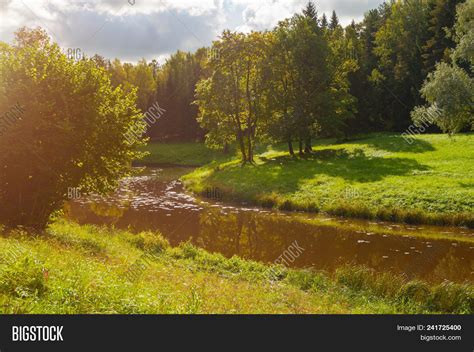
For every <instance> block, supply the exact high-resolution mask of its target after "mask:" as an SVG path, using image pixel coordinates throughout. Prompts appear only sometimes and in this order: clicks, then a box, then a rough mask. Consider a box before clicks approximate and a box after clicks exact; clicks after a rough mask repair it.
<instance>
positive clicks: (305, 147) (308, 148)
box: [304, 137, 313, 154]
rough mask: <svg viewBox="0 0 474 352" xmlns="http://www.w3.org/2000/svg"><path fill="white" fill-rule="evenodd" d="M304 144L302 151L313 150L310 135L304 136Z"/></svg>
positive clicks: (308, 151) (309, 151)
mask: <svg viewBox="0 0 474 352" xmlns="http://www.w3.org/2000/svg"><path fill="white" fill-rule="evenodd" d="M304 144H305V146H304V152H305V153H308V154H309V153H311V152H312V151H313V148H312V147H311V137H308V138H306V139H305V143H304Z"/></svg>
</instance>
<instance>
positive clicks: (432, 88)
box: [412, 0, 474, 134]
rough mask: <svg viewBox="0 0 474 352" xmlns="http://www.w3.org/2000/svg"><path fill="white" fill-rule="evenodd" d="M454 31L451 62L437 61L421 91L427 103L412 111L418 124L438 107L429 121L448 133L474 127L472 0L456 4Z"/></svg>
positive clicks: (473, 4)
mask: <svg viewBox="0 0 474 352" xmlns="http://www.w3.org/2000/svg"><path fill="white" fill-rule="evenodd" d="M454 30H455V33H456V34H455V36H454V38H455V41H456V44H457V46H456V48H455V49H454V51H453V53H452V62H453V63H452V64H448V63H444V62H443V63H440V64H438V65H437V66H436V70H435V71H434V72H433V73H430V74H429V75H428V78H427V80H426V82H425V84H424V85H423V87H422V89H421V93H422V95H423V97H424V98H425V99H426V100H427V101H428V103H430V105H429V106H428V107H417V108H415V110H414V111H413V113H412V118H413V120H414V121H415V123H418V124H419V123H420V121H423V119H424V117H425V116H426V115H427V114H429V112H430V110H433V109H439V111H440V113H439V114H436V115H434V116H433V114H430V115H432V117H433V118H432V121H431V122H432V123H434V124H436V125H437V126H439V127H440V128H441V129H442V130H443V132H449V133H450V134H451V133H456V132H459V131H460V130H462V129H463V128H464V127H465V126H466V125H469V124H470V125H471V126H472V128H473V129H474V118H473V116H474V78H473V76H472V70H473V68H474V1H472V0H470V1H466V2H465V3H464V4H461V5H459V6H458V10H457V20H456V25H455V28H454ZM466 65H468V66H469V65H470V68H466V67H465V66H466Z"/></svg>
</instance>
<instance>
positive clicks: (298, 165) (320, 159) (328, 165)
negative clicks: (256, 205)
mask: <svg viewBox="0 0 474 352" xmlns="http://www.w3.org/2000/svg"><path fill="white" fill-rule="evenodd" d="M290 165H291V166H293V167H289V166H290ZM262 166H263V167H256V168H255V170H254V172H255V177H256V178H263V179H267V180H268V179H270V180H271V179H273V180H275V182H276V181H278V182H285V183H286V184H287V185H288V186H290V185H291V184H293V185H294V186H296V185H297V184H298V183H299V182H300V181H301V180H302V179H308V178H309V179H312V178H314V177H315V176H317V175H327V176H331V177H341V178H343V179H345V180H347V181H352V182H374V181H380V180H382V179H383V178H385V177H387V176H402V175H407V174H410V173H412V172H413V171H426V170H429V167H427V166H425V165H422V164H420V163H418V162H417V161H416V160H413V159H408V158H380V157H368V156H366V155H365V153H364V151H363V150H361V149H356V150H354V151H352V152H349V151H347V150H345V149H324V150H319V151H316V152H313V153H312V154H310V155H305V156H303V157H291V156H281V157H276V158H274V159H272V160H267V162H266V163H265V164H264V165H262Z"/></svg>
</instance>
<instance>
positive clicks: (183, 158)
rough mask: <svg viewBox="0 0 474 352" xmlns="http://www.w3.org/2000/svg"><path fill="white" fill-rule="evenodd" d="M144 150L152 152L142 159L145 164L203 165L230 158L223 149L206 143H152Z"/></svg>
mask: <svg viewBox="0 0 474 352" xmlns="http://www.w3.org/2000/svg"><path fill="white" fill-rule="evenodd" d="M143 150H144V151H146V152H149V153H150V154H149V155H148V156H146V157H145V158H143V159H142V160H140V162H139V163H140V164H144V165H167V164H168V165H181V166H201V165H205V164H209V163H211V162H213V161H222V160H225V159H226V158H228V155H226V154H224V153H223V152H222V151H219V150H212V149H209V148H207V147H206V146H205V144H204V143H193V142H189V143H150V144H148V145H147V146H146V147H145V148H144V149H143Z"/></svg>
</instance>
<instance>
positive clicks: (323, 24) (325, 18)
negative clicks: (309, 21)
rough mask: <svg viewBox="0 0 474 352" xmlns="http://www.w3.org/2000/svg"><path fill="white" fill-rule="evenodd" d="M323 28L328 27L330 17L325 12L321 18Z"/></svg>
mask: <svg viewBox="0 0 474 352" xmlns="http://www.w3.org/2000/svg"><path fill="white" fill-rule="evenodd" d="M321 28H322V29H326V28H328V19H327V17H326V14H325V13H323V17H322V18H321Z"/></svg>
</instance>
